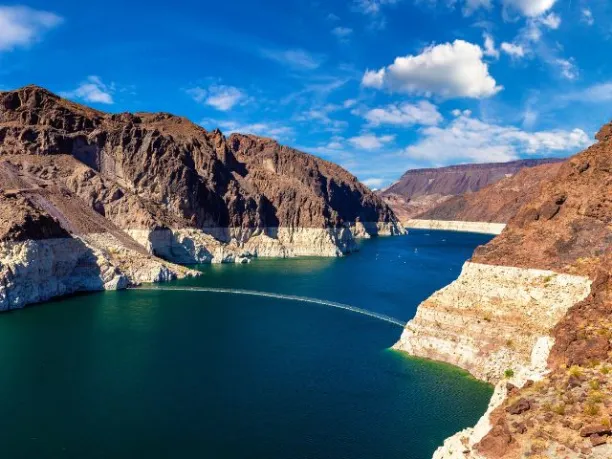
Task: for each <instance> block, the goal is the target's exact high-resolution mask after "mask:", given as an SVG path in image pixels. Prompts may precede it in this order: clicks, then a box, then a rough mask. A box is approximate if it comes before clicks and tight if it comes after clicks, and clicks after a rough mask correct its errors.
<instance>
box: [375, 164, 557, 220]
mask: <svg viewBox="0 0 612 459" xmlns="http://www.w3.org/2000/svg"><path fill="white" fill-rule="evenodd" d="M561 161H563V159H561V158H546V159H523V160H518V161H511V162H507V163H486V164H465V165H457V166H449V167H440V168H434V169H432V168H430V169H411V170H408V171H407V172H406V173H404V175H402V177H401V178H400V179H399V180H398V181H397V182H396V183H394V184H393V185H391V186H390V187H389V188H387V189H385V190H382V191H380V192H379V195H380V196H381V197H382V198H383V199H384V200H385V202H387V204H389V206H391V208H392V209H393V210H394V212H395V213H396V215H397V216H398V217H399V218H400V220H402V221H406V220H409V219H412V218H427V219H429V218H433V217H432V215H434V216H438V217H439V218H437V219H441V220H449V219H461V218H458V217H460V215H458V214H456V213H457V212H459V211H465V208H466V206H468V207H469V202H471V201H470V198H468V196H469V195H470V194H471V193H475V192H478V191H479V190H482V189H483V188H485V187H487V186H489V185H492V184H494V183H497V182H499V181H500V180H503V179H509V178H511V177H513V176H514V175H515V174H517V173H518V172H519V171H521V170H522V169H526V168H534V167H537V166H542V169H541V170H540V171H539V175H542V176H546V172H544V171H547V170H548V171H550V172H551V173H552V172H553V171H554V170H555V168H556V166H555V165H558V164H560V162H561ZM535 181H536V179H535V178H533V179H532V180H530V186H532V185H533V182H535ZM504 183H506V182H504ZM504 186H505V185H504ZM507 186H508V187H509V189H510V190H514V191H512V193H513V195H512V196H509V195H507V196H508V198H510V201H514V199H513V198H515V197H516V194H517V193H519V191H520V190H518V189H517V187H518V188H520V185H519V184H517V182H507ZM503 191H504V189H503V186H502V187H501V188H499V189H497V192H498V193H502V196H497V199H498V200H499V199H500V198H501V199H504V193H503ZM458 196H462V198H461V199H454V200H453V201H452V202H451V203H449V204H446V205H445V203H446V202H447V201H449V200H452V199H453V198H456V197H458ZM438 206H444V207H442V210H440V211H436V210H435V209H437V208H438ZM498 207H503V203H501V202H500V205H499V206H498ZM499 210H500V209H497V210H496V211H495V212H494V213H488V212H487V211H483V212H482V213H481V215H479V218H482V220H478V221H501V222H505V221H507V219H508V218H509V217H510V216H512V212H511V211H502V212H499ZM472 213H473V211H469V212H468V214H466V216H470V215H471V214H472Z"/></svg>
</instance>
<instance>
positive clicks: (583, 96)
mask: <svg viewBox="0 0 612 459" xmlns="http://www.w3.org/2000/svg"><path fill="white" fill-rule="evenodd" d="M560 99H562V100H565V101H569V102H584V103H590V104H597V103H606V102H612V81H606V82H604V83H597V84H594V85H592V86H589V87H588V88H585V89H582V90H580V91H576V92H571V93H567V94H563V95H561V96H560Z"/></svg>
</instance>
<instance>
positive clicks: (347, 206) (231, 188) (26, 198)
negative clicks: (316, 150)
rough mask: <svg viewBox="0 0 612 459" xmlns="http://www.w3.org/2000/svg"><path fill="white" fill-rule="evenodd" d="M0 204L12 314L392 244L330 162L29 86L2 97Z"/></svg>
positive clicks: (378, 210) (386, 227) (373, 200)
mask: <svg viewBox="0 0 612 459" xmlns="http://www.w3.org/2000/svg"><path fill="white" fill-rule="evenodd" d="M15 203H19V205H15ZM0 205H2V206H3V209H4V208H5V209H7V211H6V212H3V214H2V217H0V218H2V220H0V223H1V224H2V225H3V226H2V227H3V228H5V229H4V230H3V234H4V235H3V236H2V237H0V244H2V249H1V250H2V251H1V255H2V256H1V257H0V270H1V273H2V274H0V283H2V285H3V287H2V289H3V290H2V293H1V294H0V295H3V296H2V298H5V300H2V301H5V303H2V304H6V305H9V306H6V307H11V308H12V307H19V306H23V305H25V304H28V303H32V302H36V301H42V300H44V299H48V298H51V297H53V296H56V295H59V294H63V293H71V292H75V291H81V290H92V289H100V288H121V287H124V286H125V285H128V284H132V283H139V282H148V281H159V280H164V279H168V278H173V277H176V276H184V275H189V274H191V273H192V272H190V271H189V270H186V269H184V268H181V267H180V266H177V265H174V264H173V263H181V264H192V263H208V262H246V261H249V260H250V259H251V258H253V257H266V256H268V257H293V256H340V255H343V254H345V253H349V252H351V251H353V250H355V248H356V239H358V238H368V237H372V236H377V235H397V234H403V232H404V230H403V229H402V228H401V226H400V225H399V223H398V220H397V218H396V217H395V215H394V214H393V212H392V211H391V209H390V208H389V207H388V206H387V205H386V204H384V203H383V202H382V200H381V199H380V198H379V197H378V196H376V195H375V194H374V193H372V192H371V191H370V190H369V189H368V188H367V187H365V186H364V185H362V184H361V183H359V181H358V180H357V179H356V178H355V177H354V176H352V175H351V174H349V173H348V172H347V171H345V170H344V169H342V168H340V167H339V166H337V165H335V164H333V163H330V162H328V161H324V160H322V159H319V158H317V157H315V156H311V155H308V154H306V153H302V152H299V151H297V150H294V149H291V148H288V147H285V146H282V145H279V144H278V143H277V142H275V141H273V140H271V139H265V138H260V137H256V136H252V135H239V134H233V135H231V136H230V137H229V138H226V137H225V136H224V135H223V134H222V133H221V132H220V131H213V132H208V131H206V130H204V129H202V128H201V127H199V126H197V125H195V124H193V123H191V122H190V121H188V120H187V119H184V118H180V117H176V116H173V115H170V114H166V113H155V114H151V113H137V114H130V113H122V114H107V113H103V112H100V111H97V110H93V109H91V108H88V107H85V106H82V105H79V104H76V103H73V102H71V101H68V100H65V99H62V98H60V97H58V96H56V95H54V94H52V93H50V92H49V91H47V90H45V89H43V88H39V87H36V86H26V87H24V88H21V89H19V90H16V91H8V92H0ZM39 259H40V260H42V261H44V263H41V264H40V266H34V265H36V263H35V261H37V260H39ZM47 278H49V279H52V280H51V281H50V283H45V282H46V281H45V279H47ZM28 282H29V283H28ZM19 289H22V290H19ZM21 291H23V292H26V291H28V292H30V293H29V294H28V295H26V294H25V293H19V292H21ZM6 307H5V308H6Z"/></svg>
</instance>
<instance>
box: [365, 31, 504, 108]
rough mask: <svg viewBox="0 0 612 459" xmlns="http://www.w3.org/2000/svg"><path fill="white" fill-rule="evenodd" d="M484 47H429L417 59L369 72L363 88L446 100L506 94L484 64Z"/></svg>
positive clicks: (459, 44)
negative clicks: (433, 96) (500, 92)
mask: <svg viewBox="0 0 612 459" xmlns="http://www.w3.org/2000/svg"><path fill="white" fill-rule="evenodd" d="M482 58H483V52H482V49H481V48H480V46H478V45H474V44H472V43H468V42H466V41H463V40H455V41H454V42H453V43H444V44H440V45H436V46H429V47H427V48H425V49H424V50H423V52H422V53H421V54H418V55H416V56H412V55H410V56H405V57H397V58H396V59H395V61H394V63H393V64H391V65H389V66H388V67H385V68H382V69H380V70H367V71H366V72H365V74H364V76H363V79H362V82H361V83H362V85H363V86H365V87H372V88H378V89H381V88H386V89H388V90H389V91H391V92H401V93H407V94H416V95H424V96H428V97H429V96H432V95H437V96H441V97H443V98H453V97H471V98H478V99H480V98H484V97H490V96H492V95H494V94H496V93H497V92H499V91H501V90H502V87H501V86H498V85H497V83H496V82H495V80H494V79H493V77H492V76H491V75H490V74H489V67H488V65H487V64H486V63H485V62H483V60H482Z"/></svg>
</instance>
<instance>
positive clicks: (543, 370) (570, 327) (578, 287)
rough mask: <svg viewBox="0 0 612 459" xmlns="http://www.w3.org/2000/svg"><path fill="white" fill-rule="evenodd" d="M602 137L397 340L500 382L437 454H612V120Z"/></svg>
mask: <svg viewBox="0 0 612 459" xmlns="http://www.w3.org/2000/svg"><path fill="white" fill-rule="evenodd" d="M597 140H598V143H596V144H595V145H593V146H592V147H590V148H588V149H587V150H585V151H584V152H582V153H580V154H578V155H576V156H574V157H572V158H571V159H569V160H568V161H566V162H565V163H563V164H562V165H561V166H560V167H559V168H558V171H557V173H556V174H555V175H554V176H553V177H551V178H550V179H549V180H547V181H545V182H544V183H542V184H541V185H540V188H539V190H538V192H537V193H534V194H533V195H532V196H531V197H530V198H529V200H528V201H527V202H526V203H525V204H524V205H523V206H522V207H521V208H520V210H519V211H518V212H517V213H516V215H515V216H514V217H512V218H511V219H510V220H509V222H508V225H507V227H506V229H505V230H504V231H503V232H502V233H501V235H499V236H498V237H496V238H495V239H493V241H491V242H490V243H489V244H487V245H485V246H482V247H480V248H478V249H477V250H476V251H475V253H474V256H473V258H472V259H471V260H470V261H469V262H468V263H466V265H465V266H464V269H463V271H462V273H461V276H460V277H459V279H457V281H455V282H453V283H452V284H450V285H449V286H447V287H445V288H444V289H442V290H441V291H439V292H436V293H435V294H434V295H432V296H431V297H430V298H429V299H427V300H426V301H425V302H423V303H422V304H421V305H420V306H419V309H418V311H417V315H416V317H415V318H414V319H413V320H412V321H410V322H409V323H408V324H407V326H406V330H405V331H404V333H403V335H402V338H401V339H400V341H399V342H398V343H397V344H396V348H397V349H400V350H403V351H406V352H409V353H411V354H413V355H417V356H422V357H428V358H433V359H437V360H443V361H446V362H450V363H453V364H455V365H458V366H461V367H463V368H465V369H467V370H468V371H470V372H471V373H472V374H474V375H475V376H477V377H479V378H481V379H484V380H487V381H490V382H492V383H495V384H496V388H495V393H494V395H493V398H492V400H491V404H490V406H489V410H488V411H487V413H486V414H485V415H484V416H483V417H482V418H481V420H480V421H479V422H478V424H477V425H476V426H475V427H474V428H471V429H466V430H465V431H463V432H460V433H458V434H457V435H455V436H453V437H451V438H449V439H448V440H447V441H446V442H445V444H444V446H442V447H441V448H439V450H438V451H437V452H436V454H435V455H434V457H436V458H459V457H461V458H478V459H480V458H508V459H509V458H520V457H527V456H532V457H570V458H579V457H584V458H586V457H589V458H607V457H612V443H608V435H609V434H610V433H611V432H610V431H609V427H606V425H607V426H609V423H610V416H611V415H612V408H611V407H612V399H610V393H612V392H611V390H612V377H611V376H610V371H609V367H608V366H609V364H610V363H611V362H610V361H611V360H612V354H611V353H610V350H612V341H611V336H610V333H609V330H610V328H609V326H610V325H611V324H610V319H609V318H610V313H611V312H612V296H611V294H610V292H611V291H612V282H611V279H612V275H611V274H612V125H607V126H605V127H604V128H602V130H601V131H600V132H599V134H598V135H597ZM526 173H528V172H526ZM538 455H540V456H538Z"/></svg>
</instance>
